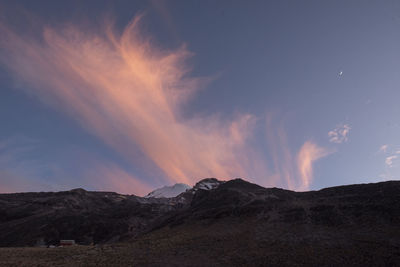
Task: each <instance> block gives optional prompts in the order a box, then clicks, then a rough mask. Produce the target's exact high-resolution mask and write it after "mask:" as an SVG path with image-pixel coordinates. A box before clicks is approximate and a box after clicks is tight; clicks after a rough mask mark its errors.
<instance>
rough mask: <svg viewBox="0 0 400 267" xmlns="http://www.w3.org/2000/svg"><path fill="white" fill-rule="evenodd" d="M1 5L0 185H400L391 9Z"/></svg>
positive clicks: (128, 189) (258, 4)
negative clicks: (236, 181) (211, 181)
mask: <svg viewBox="0 0 400 267" xmlns="http://www.w3.org/2000/svg"><path fill="white" fill-rule="evenodd" d="M0 8H1V10H2V11H1V12H0V25H1V27H0V31H1V33H2V36H3V38H2V40H1V41H0V62H1V65H0V125H1V131H0V191H2V192H19V191H38V190H43V191H49V190H65V189H71V188H76V187H83V188H86V189H89V190H110V191H118V192H122V193H135V194H139V195H140V194H145V193H146V192H147V191H148V190H151V189H153V188H155V187H159V186H162V185H165V184H172V183H174V182H185V183H188V184H193V183H195V182H196V181H197V180H199V179H201V178H205V177H209V176H213V177H217V178H220V179H230V178H235V177H242V178H245V179H248V180H250V181H252V182H256V183H259V184H261V185H264V186H278V187H283V188H289V189H293V190H308V189H320V188H323V187H327V186H334V185H341V184H352V183H367V182H378V181H383V180H393V179H397V178H398V175H399V172H400V165H399V164H400V142H399V140H398V136H399V133H400V121H399V117H400V116H399V115H400V107H399V105H398V103H397V102H398V99H399V96H400V90H399V88H398V86H399V84H400V76H399V75H398V73H399V70H400V60H399V59H400V53H399V47H400V31H399V28H400V15H399V14H400V4H399V3H398V2H396V1H330V2H328V1H324V2H322V1H302V2H301V3H300V2H298V1H248V2H246V3H245V2H243V1H218V2H216V1H85V2H83V3H82V2H81V1H66V2H64V3H61V2H55V1H13V2H10V1H0ZM132 22H137V23H136V24H132ZM129 25H130V26H129ZM107 29H111V30H110V31H111V32H112V34H111V35H112V36H113V37H114V38H115V40H114V43H113V40H111V39H110V36H109V35H107Z"/></svg>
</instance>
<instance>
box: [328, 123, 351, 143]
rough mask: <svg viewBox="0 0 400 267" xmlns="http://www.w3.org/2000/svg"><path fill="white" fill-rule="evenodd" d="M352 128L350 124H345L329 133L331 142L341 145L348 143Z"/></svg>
mask: <svg viewBox="0 0 400 267" xmlns="http://www.w3.org/2000/svg"><path fill="white" fill-rule="evenodd" d="M350 129H351V128H350V126H349V125H348V124H343V125H339V126H337V127H336V128H335V129H333V130H332V131H329V132H328V136H329V142H332V143H337V144H341V143H344V142H347V140H348V137H347V135H348V134H349V132H350Z"/></svg>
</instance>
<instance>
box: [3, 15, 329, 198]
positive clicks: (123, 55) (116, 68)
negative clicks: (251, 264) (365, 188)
mask: <svg viewBox="0 0 400 267" xmlns="http://www.w3.org/2000/svg"><path fill="white" fill-rule="evenodd" d="M140 20H141V18H140V16H139V17H136V18H135V19H134V20H133V21H132V22H131V23H130V24H129V25H128V26H127V27H126V28H125V30H124V31H123V32H122V34H120V35H119V34H116V33H115V31H114V30H113V28H112V25H107V26H106V27H105V30H104V32H100V33H93V32H83V31H82V30H81V29H80V28H79V27H78V26H73V25H69V26H68V27H65V28H63V29H55V28H49V27H46V28H45V29H44V31H43V40H36V39H35V38H30V37H27V36H22V35H20V34H17V33H16V32H14V31H12V30H10V29H9V28H7V27H6V26H4V24H3V25H1V24H0V34H1V35H2V36H3V37H4V38H2V40H1V41H0V46H1V48H2V54H1V59H2V61H3V63H4V64H5V65H7V66H8V67H9V68H10V69H12V70H13V71H14V73H15V74H16V75H17V77H18V78H19V79H22V80H23V81H24V82H25V83H26V84H27V86H26V88H27V89H25V90H29V92H30V93H32V92H33V93H34V94H36V95H37V96H38V97H39V98H40V99H42V100H44V101H45V102H46V103H51V104H52V105H53V106H54V107H56V108H62V109H63V110H64V111H65V112H67V113H68V114H70V116H72V117H73V118H75V119H76V120H78V121H79V122H80V123H81V125H82V126H83V127H84V128H85V129H86V130H88V131H90V132H91V133H93V134H94V135H96V136H97V137H98V138H100V139H101V140H103V141H104V142H105V143H107V144H108V145H109V146H110V147H112V148H114V149H115V150H116V151H118V152H119V153H120V154H121V155H123V156H124V157H125V159H127V160H128V161H130V162H131V163H132V164H137V163H138V160H139V159H138V158H139V157H145V158H146V159H147V161H148V163H147V164H148V165H149V166H156V167H157V168H158V169H159V170H160V171H161V172H162V173H163V177H160V179H166V180H168V181H170V182H184V183H188V184H193V183H195V182H196V181H197V180H198V179H200V178H204V177H218V178H225V179H229V178H234V177H246V178H252V177H262V178H258V179H257V178H253V179H256V180H255V181H256V182H258V183H261V184H267V185H279V186H284V187H289V188H296V184H297V183H296V177H297V174H296V172H295V169H296V168H295V166H294V165H293V162H295V160H294V159H293V158H294V157H293V156H292V153H291V152H290V150H289V148H288V147H289V146H288V144H287V142H286V136H285V133H284V131H283V128H279V129H278V132H277V133H276V134H272V135H271V137H270V138H269V139H270V145H271V146H272V147H273V151H275V152H274V156H273V161H274V164H273V165H274V166H273V167H274V168H273V169H274V171H271V170H270V169H269V167H268V163H267V160H266V158H265V156H264V154H265V153H263V151H262V149H261V148H259V146H257V145H254V144H253V145H251V144H250V140H251V137H252V136H253V129H254V127H255V125H256V118H255V116H253V115H250V114H241V115H238V116H236V117H235V118H234V119H232V121H222V120H221V119H219V118H218V116H212V117H195V118H192V119H183V116H182V109H181V107H182V104H186V103H187V102H188V101H189V99H190V98H191V97H193V95H194V93H195V92H196V89H197V88H198V85H199V83H200V82H201V80H199V79H194V78H190V77H188V67H187V66H185V64H184V61H185V60H186V59H187V58H188V57H189V56H190V55H191V54H190V53H189V52H188V51H187V50H186V48H185V47H181V48H179V49H177V50H176V51H164V50H162V49H160V48H157V47H155V46H154V45H153V44H152V42H151V41H150V39H148V38H145V37H144V35H143V34H141V33H140V32H139V23H140ZM269 131H271V132H273V131H274V130H273V129H269ZM276 140H278V144H280V145H279V146H277V145H276V142H275V141H276ZM312 149H314V150H312ZM137 151H140V153H141V154H140V155H139V156H138V152H137ZM300 154H301V156H300ZM300 154H299V157H298V158H299V160H298V162H299V164H300V165H301V167H300V173H301V177H302V179H303V182H302V186H308V185H309V182H310V180H311V178H310V177H311V176H312V162H313V161H314V160H316V159H317V158H319V157H322V155H323V154H324V153H322V152H321V151H320V150H319V149H318V147H317V146H316V145H314V146H312V143H309V142H307V143H305V144H304V146H303V148H302V149H301V150H300ZM300 158H301V160H300ZM280 161H284V162H288V163H287V164H286V165H285V164H282V163H280ZM149 166H142V168H144V169H148V172H149V173H151V168H152V167H149ZM104 173H105V176H104V177H108V178H107V179H109V180H113V181H114V185H123V184H124V183H126V182H127V181H132V183H134V184H136V185H135V186H139V187H142V188H144V186H143V185H142V184H141V183H140V182H139V179H136V178H134V177H131V176H129V174H127V173H121V172H117V171H115V169H113V168H110V170H109V171H108V172H107V171H104ZM282 180H284V181H285V182H282ZM164 182H165V181H164ZM135 186H134V185H132V188H133V187H135ZM121 188H122V189H124V188H123V187H121ZM143 190H144V189H143ZM124 192H126V191H124Z"/></svg>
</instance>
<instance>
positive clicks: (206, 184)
mask: <svg viewBox="0 0 400 267" xmlns="http://www.w3.org/2000/svg"><path fill="white" fill-rule="evenodd" d="M222 183H223V182H222V181H218V180H217V179H215V178H207V179H203V180H201V181H200V182H198V183H197V184H195V186H194V187H193V190H194V191H197V190H198V189H202V190H211V189H215V188H217V187H218V186H219V185H220V184H222Z"/></svg>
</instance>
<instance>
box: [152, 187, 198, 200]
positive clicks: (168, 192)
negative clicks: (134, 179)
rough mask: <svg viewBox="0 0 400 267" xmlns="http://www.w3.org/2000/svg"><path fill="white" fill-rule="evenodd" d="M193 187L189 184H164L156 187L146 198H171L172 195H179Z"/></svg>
mask: <svg viewBox="0 0 400 267" xmlns="http://www.w3.org/2000/svg"><path fill="white" fill-rule="evenodd" d="M191 188H192V187H190V186H188V185H187V184H174V185H171V186H164V187H161V188H159V189H156V190H154V191H152V192H150V193H149V194H147V196H145V197H146V198H150V197H154V198H162V197H165V198H170V197H176V196H177V195H179V194H181V193H183V192H185V191H186V190H189V189H191Z"/></svg>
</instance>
